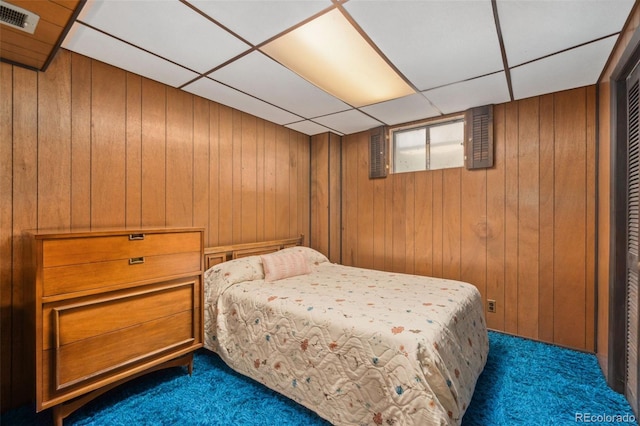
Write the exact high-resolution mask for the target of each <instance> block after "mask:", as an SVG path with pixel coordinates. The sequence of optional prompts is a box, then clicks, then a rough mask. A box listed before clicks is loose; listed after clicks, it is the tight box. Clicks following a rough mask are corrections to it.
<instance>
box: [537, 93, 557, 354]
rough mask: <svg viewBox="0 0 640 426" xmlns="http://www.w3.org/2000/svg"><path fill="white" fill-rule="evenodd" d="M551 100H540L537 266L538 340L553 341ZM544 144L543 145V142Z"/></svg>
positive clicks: (552, 140) (553, 159) (553, 209)
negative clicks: (551, 284)
mask: <svg viewBox="0 0 640 426" xmlns="http://www.w3.org/2000/svg"><path fill="white" fill-rule="evenodd" d="M553 98H554V97H553V96H552V95H546V96H542V97H541V98H540V140H541V141H543V143H541V144H540V154H539V156H540V164H541V165H543V166H541V167H540V189H539V191H540V193H539V195H540V206H539V214H540V224H539V226H540V233H539V238H540V246H539V254H538V256H539V258H538V260H539V262H540V263H539V265H538V279H539V283H541V284H542V285H539V287H538V289H539V292H538V339H540V340H542V341H545V342H553V315H554V291H553V287H552V286H550V285H544V283H550V282H553V277H554V261H553V260H554V257H555V246H554V244H553V242H554V229H555V221H554V211H555V208H554V192H553V187H554V185H555V180H554V178H555V175H554V170H555V156H554V151H555V150H554V146H555V126H554V119H553V117H554V115H555V110H554V99H553ZM545 141H546V142H547V143H544V142H545Z"/></svg>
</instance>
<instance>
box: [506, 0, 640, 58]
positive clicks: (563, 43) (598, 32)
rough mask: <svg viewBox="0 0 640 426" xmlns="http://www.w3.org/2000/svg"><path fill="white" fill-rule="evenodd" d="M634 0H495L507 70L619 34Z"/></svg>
mask: <svg viewBox="0 0 640 426" xmlns="http://www.w3.org/2000/svg"><path fill="white" fill-rule="evenodd" d="M633 3H634V2H633V0H564V1H522V0H498V3H497V4H498V16H499V17H500V28H501V29H502V37H503V40H504V47H505V50H506V53H507V61H508V63H509V66H510V67H514V66H516V65H520V64H522V63H524V62H527V61H531V60H534V59H537V58H540V57H542V56H545V55H549V54H552V53H556V52H559V51H561V50H564V49H568V48H571V47H574V46H577V45H579V44H582V43H586V42H590V41H593V40H595V39H598V38H601V37H604V36H608V35H610V34H614V33H617V32H619V31H620V30H621V29H622V26H623V25H624V23H625V21H626V19H627V16H628V15H629V11H630V10H631V7H632V6H633Z"/></svg>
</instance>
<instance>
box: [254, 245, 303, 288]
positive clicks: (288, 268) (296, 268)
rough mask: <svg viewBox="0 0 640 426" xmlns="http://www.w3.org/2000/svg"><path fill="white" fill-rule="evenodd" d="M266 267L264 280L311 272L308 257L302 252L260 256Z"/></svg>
mask: <svg viewBox="0 0 640 426" xmlns="http://www.w3.org/2000/svg"><path fill="white" fill-rule="evenodd" d="M260 258H261V259H262V266H263V267H264V280H265V281H276V280H281V279H283V278H289V277H295V276H296V275H304V274H310V273H311V268H309V264H307V259H306V258H305V257H304V256H303V255H302V254H300V253H278V252H276V253H271V254H265V255H263V256H260Z"/></svg>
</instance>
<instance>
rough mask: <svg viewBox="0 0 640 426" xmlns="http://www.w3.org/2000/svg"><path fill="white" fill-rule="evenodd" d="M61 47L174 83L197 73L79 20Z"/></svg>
mask: <svg viewBox="0 0 640 426" xmlns="http://www.w3.org/2000/svg"><path fill="white" fill-rule="evenodd" d="M62 47H64V48H65V49H69V50H72V51H74V52H76V53H80V54H82V55H85V56H88V57H90V58H93V59H97V60H99V61H102V62H105V63H107V64H110V65H113V66H116V67H119V68H122V69H124V70H127V71H130V72H132V73H135V74H139V75H142V76H144V77H147V78H150V79H152V80H156V81H159V82H161V83H164V84H167V85H169V86H173V87H178V86H180V85H182V84H184V83H185V82H186V81H189V80H192V79H194V78H196V77H197V76H198V75H197V74H195V73H193V72H191V71H189V70H186V69H185V68H182V67H179V66H178V65H175V64H173V63H171V62H168V61H165V60H164V59H160V58H158V57H157V56H154V55H152V54H150V53H147V52H145V51H143V50H140V49H137V48H135V47H133V46H131V45H128V44H126V43H123V42H121V41H118V40H116V39H114V38H113V37H109V36H107V35H105V34H102V33H101V32H98V31H95V30H93V29H91V28H88V27H85V26H84V25H82V24H78V23H75V24H73V26H72V28H71V31H69V34H68V35H67V37H66V38H65V40H64V42H63V43H62Z"/></svg>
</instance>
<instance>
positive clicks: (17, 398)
mask: <svg viewBox="0 0 640 426" xmlns="http://www.w3.org/2000/svg"><path fill="white" fill-rule="evenodd" d="M37 87H38V76H37V74H36V73H34V72H32V71H27V70H24V69H21V68H17V67H13V93H12V94H13V119H12V124H13V128H12V131H13V135H12V136H13V137H12V142H13V146H12V149H13V153H12V154H13V188H12V191H13V200H12V201H13V204H12V218H11V219H12V232H11V234H10V235H3V236H2V238H6V239H9V240H10V241H11V251H12V255H13V258H12V265H11V266H12V277H11V279H12V282H11V334H10V335H9V336H10V339H11V341H10V343H9V344H7V343H6V341H5V340H4V339H5V338H6V337H5V335H2V336H1V338H2V339H3V340H2V347H1V349H0V350H2V352H4V351H7V350H9V351H10V352H11V374H10V375H9V376H8V377H5V376H3V377H2V378H1V380H2V381H3V382H4V381H5V380H10V381H11V390H10V392H9V393H8V394H3V403H4V402H5V398H9V399H10V402H9V404H11V405H13V404H15V403H21V402H25V401H27V400H28V398H29V395H27V394H26V390H27V389H25V388H24V386H28V383H29V382H28V380H29V378H32V377H34V375H33V373H32V372H31V370H30V366H29V364H28V362H29V360H30V359H31V358H32V357H31V356H30V355H29V350H30V349H32V347H33V344H32V343H31V340H32V339H30V337H29V335H28V330H27V329H26V327H24V324H28V322H26V321H25V320H26V319H25V318H24V317H23V315H25V307H26V306H25V305H26V303H27V302H28V300H27V295H26V294H25V292H26V286H25V285H24V284H23V283H24V282H25V280H26V271H25V268H24V265H26V264H27V262H28V261H29V258H28V257H29V256H30V253H27V252H26V247H25V245H24V244H23V238H22V233H23V231H25V230H28V229H35V228H37V227H38V128H37V125H36V123H38V89H37ZM2 143H3V144H4V143H8V142H7V141H3V142H2ZM3 359H4V357H3ZM25 378H26V379H27V380H25ZM21 380H25V381H26V383H24V384H22V387H20V386H21ZM16 387H17V389H16ZM28 389H29V390H31V389H32V387H28ZM16 391H17V392H16Z"/></svg>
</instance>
